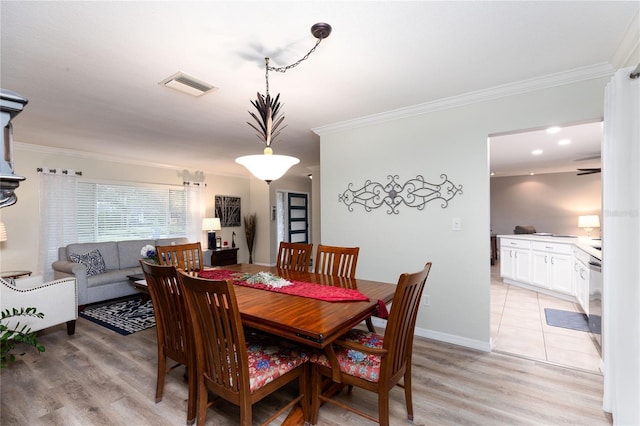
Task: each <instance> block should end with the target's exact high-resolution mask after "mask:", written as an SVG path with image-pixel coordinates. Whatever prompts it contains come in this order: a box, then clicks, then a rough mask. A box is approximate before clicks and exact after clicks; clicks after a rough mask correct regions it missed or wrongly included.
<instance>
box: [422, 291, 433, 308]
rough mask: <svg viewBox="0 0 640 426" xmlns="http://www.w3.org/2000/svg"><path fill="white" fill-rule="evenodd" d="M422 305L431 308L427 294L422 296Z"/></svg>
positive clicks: (429, 297)
mask: <svg viewBox="0 0 640 426" xmlns="http://www.w3.org/2000/svg"><path fill="white" fill-rule="evenodd" d="M422 304H423V305H424V306H431V296H429V295H428V294H425V295H423V296H422Z"/></svg>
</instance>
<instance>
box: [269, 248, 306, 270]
mask: <svg viewBox="0 0 640 426" xmlns="http://www.w3.org/2000/svg"><path fill="white" fill-rule="evenodd" d="M312 251H313V244H306V243H289V242H286V241H281V242H280V247H279V248H278V259H277V260H276V267H277V268H278V269H289V270H293V271H301V272H309V263H310V261H311V253H312Z"/></svg>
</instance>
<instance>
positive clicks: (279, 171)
mask: <svg viewBox="0 0 640 426" xmlns="http://www.w3.org/2000/svg"><path fill="white" fill-rule="evenodd" d="M299 162H300V160H298V159H297V158H296V157H290V156H288V155H273V154H272V152H271V148H265V150H264V154H262V155H245V156H244V157H238V158H236V163H238V164H241V165H243V166H245V167H246V168H247V170H249V171H250V172H251V174H252V175H254V176H255V177H257V178H258V179H260V180H264V181H266V182H271V181H272V180H276V179H279V178H281V177H282V176H283V175H284V174H285V173H286V172H287V170H289V169H290V168H291V166H293V165H295V164H298V163H299Z"/></svg>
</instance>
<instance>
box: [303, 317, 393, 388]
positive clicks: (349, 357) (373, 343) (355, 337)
mask: <svg viewBox="0 0 640 426" xmlns="http://www.w3.org/2000/svg"><path fill="white" fill-rule="evenodd" d="M340 339H341V340H346V341H351V342H354V343H357V344H359V345H362V346H367V347H370V348H377V349H382V343H383V340H384V337H383V336H381V335H379V334H377V333H372V332H370V331H364V330H359V329H352V330H349V331H348V332H347V333H345V334H344V335H343V336H342V337H341V338H340ZM333 348H334V351H335V353H336V358H337V360H338V363H339V364H340V371H341V372H343V373H345V374H348V375H350V376H354V377H359V378H361V379H364V380H367V381H369V382H373V383H377V382H378V381H379V380H380V361H381V357H380V356H379V355H372V354H366V353H363V352H360V351H357V350H354V349H347V348H345V347H343V346H340V345H333ZM311 362H313V363H316V364H318V365H322V366H324V367H328V368H331V363H330V362H329V359H328V358H327V356H326V355H325V354H323V353H318V354H313V355H312V356H311Z"/></svg>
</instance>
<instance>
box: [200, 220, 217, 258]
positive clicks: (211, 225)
mask: <svg viewBox="0 0 640 426" xmlns="http://www.w3.org/2000/svg"><path fill="white" fill-rule="evenodd" d="M220 229H222V228H221V227H220V218H218V217H205V218H204V219H202V230H203V231H207V246H208V247H207V249H208V250H215V249H216V231H219V230H220Z"/></svg>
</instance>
